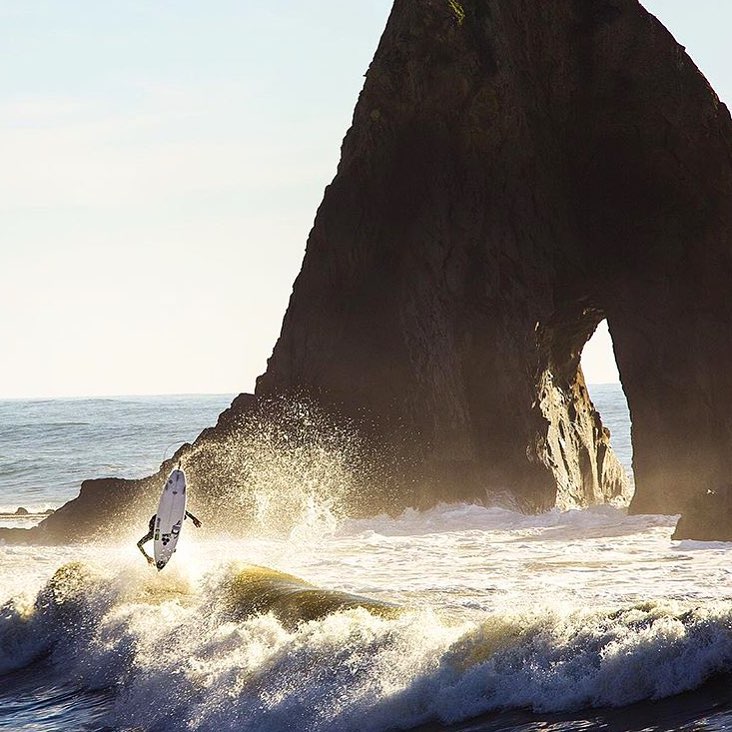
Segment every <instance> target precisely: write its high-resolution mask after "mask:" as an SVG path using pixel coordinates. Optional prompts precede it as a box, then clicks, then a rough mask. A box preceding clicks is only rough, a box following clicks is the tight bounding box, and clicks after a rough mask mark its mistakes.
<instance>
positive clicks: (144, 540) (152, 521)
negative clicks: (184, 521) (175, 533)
mask: <svg viewBox="0 0 732 732" xmlns="http://www.w3.org/2000/svg"><path fill="white" fill-rule="evenodd" d="M157 517H158V515H157V514H156V513H154V514H153V515H152V516H151V517H150V521H149V522H148V524H147V534H145V536H143V537H142V539H140V541H138V542H137V548H138V549H139V550H140V551H141V552H142V556H143V557H145V559H147V563H148V564H155V560H154V559H153V558H152V557H151V556H150V555H149V554H148V553H147V552H146V551H145V550H144V549H143V547H142V545H143V544H146V543H147V542H148V541H150V540H151V539H152V538H153V536H154V534H155V519H156V518H157ZM184 518H189V519H190V520H191V521H193V525H194V526H195V527H196V528H197V529H199V528H201V521H200V520H199V519H197V518H196V517H195V516H194V515H193V514H192V513H191V512H190V511H186V513H185V517H184Z"/></svg>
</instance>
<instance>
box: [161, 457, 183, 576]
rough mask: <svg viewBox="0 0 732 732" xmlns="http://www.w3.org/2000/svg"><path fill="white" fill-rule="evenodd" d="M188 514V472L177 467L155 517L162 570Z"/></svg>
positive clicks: (172, 473)
mask: <svg viewBox="0 0 732 732" xmlns="http://www.w3.org/2000/svg"><path fill="white" fill-rule="evenodd" d="M185 515H186V474H185V473H184V472H183V471H182V470H181V469H180V468H176V469H175V470H173V471H172V472H171V473H170V475H169V476H168V480H167V481H165V487H164V488H163V494H162V495H161V496H160V503H159V504H158V513H157V516H156V518H155V534H154V535H153V539H154V540H155V566H156V567H157V568H158V571H160V570H161V569H162V568H163V567H164V566H165V565H166V564H167V563H168V562H169V561H170V558H171V557H172V556H173V552H174V551H175V545H176V544H177V543H178V537H179V536H180V530H181V528H182V527H183V519H184V518H185Z"/></svg>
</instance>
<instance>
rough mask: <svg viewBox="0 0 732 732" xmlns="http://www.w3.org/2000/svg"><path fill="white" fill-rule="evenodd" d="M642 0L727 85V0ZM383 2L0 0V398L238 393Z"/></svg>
mask: <svg viewBox="0 0 732 732" xmlns="http://www.w3.org/2000/svg"><path fill="white" fill-rule="evenodd" d="M644 4H645V6H646V7H647V8H648V9H649V10H650V11H651V12H652V13H654V14H655V15H657V16H658V17H659V18H660V19H661V21H662V22H664V24H665V25H666V26H667V27H668V28H669V29H670V30H671V31H672V33H674V35H675V36H676V38H677V40H678V41H679V42H680V43H682V44H684V45H685V46H686V47H687V50H688V52H689V53H690V55H691V56H692V58H693V59H694V60H695V62H696V63H697V65H699V66H700V68H701V69H702V71H703V72H704V73H705V74H706V76H707V78H708V79H709V80H710V82H711V84H712V86H713V87H714V88H715V90H716V91H717V93H718V94H719V95H720V97H721V98H722V99H723V100H729V99H730V98H732V93H731V92H732V73H731V72H730V71H729V68H730V67H731V66H732V64H730V54H729V51H728V29H729V28H730V26H731V25H732V3H729V2H728V1H727V0H701V1H700V2H696V3H690V2H688V0H653V1H652V2H650V1H649V2H645V3H644ZM390 7H391V0H369V2H365V3H364V2H355V1H353V0H350V1H347V2H343V1H342V0H341V1H338V0H326V1H323V0H320V1H319V2H314V1H311V0H300V2H297V3H292V2H282V1H280V2H269V3H266V4H257V3H241V2H233V0H232V1H220V0H219V1H214V2H210V3H205V4H204V3H197V2H190V1H186V2H180V3H171V2H159V3H150V2H147V1H145V2H143V1H142V0H126V1H125V2H123V3H117V4H109V3H99V2H95V1H93V0H86V1H82V0H71V1H69V2H64V3H61V2H52V1H50V0H49V1H45V2H44V1H42V0H33V1H31V0H4V2H3V3H2V5H1V6H0V39H1V42H2V47H3V49H4V51H5V53H4V63H3V69H2V72H0V152H1V153H2V160H3V165H2V171H1V172H0V342H1V343H2V346H3V357H2V359H0V398H2V397H38V396H75V395H103V394H162V393H206V392H212V393H233V392H238V391H247V390H251V389H253V387H254V380H255V378H256V376H257V375H258V374H260V373H262V372H263V371H264V369H265V366H266V359H267V357H268V356H269V355H270V353H271V350H272V347H273V345H274V342H275V340H276V338H277V335H278V333H279V327H280V323H281V320H282V316H283V314H284V311H285V308H286V306H287V300H288V297H289V294H290V291H291V287H292V282H293V280H294V278H295V276H296V274H297V272H298V270H299V268H300V263H301V260H302V255H303V253H304V248H305V242H306V239H307V234H308V232H309V230H310V228H311V226H312V222H313V218H314V215H315V211H316V208H317V206H318V204H319V203H320V200H321V198H322V194H323V189H324V187H325V186H326V185H327V184H328V183H329V182H330V180H331V179H332V178H333V176H334V174H335V169H336V165H337V162H338V158H339V150H340V143H341V140H342V138H343V135H344V134H345V131H346V130H347V128H348V126H349V125H350V119H351V114H352V111H353V107H354V104H355V102H356V99H357V96H358V93H359V91H360V89H361V86H362V84H363V74H364V72H365V71H366V69H367V68H368V64H369V62H370V60H371V58H372V56H373V53H374V50H375V48H376V45H377V43H378V40H379V37H380V34H381V32H382V30H383V27H384V25H385V23H386V19H387V16H388V13H389V9H390ZM619 215H622V212H619ZM583 366H584V368H585V374H586V377H587V380H588V381H590V382H609V381H617V378H618V377H617V371H616V369H615V365H614V361H613V357H612V352H611V348H610V342H609V336H608V335H607V330H606V328H605V327H604V325H603V326H601V328H599V329H598V335H597V337H596V338H594V339H593V340H592V341H591V343H590V344H588V347H587V349H586V351H585V355H584V357H583Z"/></svg>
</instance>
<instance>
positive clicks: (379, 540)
mask: <svg viewBox="0 0 732 732" xmlns="http://www.w3.org/2000/svg"><path fill="white" fill-rule="evenodd" d="M590 392H591V396H592V398H593V400H594V402H595V404H596V406H597V407H598V409H599V410H600V412H601V414H602V415H603V418H604V421H605V423H606V424H607V425H608V426H609V428H610V430H611V432H612V443H613V445H614V447H615V448H616V451H617V452H618V455H619V457H620V459H621V461H622V462H623V463H624V464H625V465H626V467H628V468H629V467H630V461H631V452H630V437H629V430H630V424H629V419H628V412H627V407H626V406H625V400H624V398H623V394H622V390H621V389H620V387H619V386H618V385H599V386H598V385H590ZM232 396H233V395H221V396H205V397H167V396H166V397H144V398H128V397H125V398H113V399H87V400H50V401H5V402H1V403H0V505H2V507H3V508H4V509H5V510H6V512H8V511H14V510H15V509H17V507H18V506H23V507H25V508H28V509H31V510H39V509H43V508H46V507H54V506H57V505H59V504H60V503H62V502H63V501H65V500H67V499H69V498H73V497H74V496H75V495H76V494H77V492H78V486H79V483H80V482H81V480H82V479H85V478H90V477H99V476H107V475H121V476H126V477H139V476H142V475H145V474H149V473H150V472H152V471H154V470H156V469H157V467H158V466H159V464H160V462H161V461H162V459H163V456H164V454H165V453H166V452H167V454H168V455H170V454H171V453H172V451H173V450H175V449H176V448H177V447H178V446H179V445H180V444H181V443H182V442H183V441H190V440H192V439H194V438H195V437H196V436H197V435H198V433H199V432H200V431H201V430H202V429H203V428H205V427H207V426H210V425H212V424H214V423H215V421H216V417H217V415H218V413H219V412H220V411H221V410H222V409H224V408H225V407H226V406H228V404H229V402H230V401H231V398H232ZM327 465H332V463H327ZM278 467H281V466H278ZM287 474H288V475H291V474H292V473H291V472H289V473H287ZM313 474H314V473H311V474H310V476H309V477H308V481H312V479H313V478H312V476H313ZM306 482H307V481H306ZM311 488H312V486H311V485H303V486H297V485H292V490H293V491H294V490H301V491H308V490H310V489H311ZM313 496H317V492H315V493H313ZM267 498H268V499H269V500H271V499H272V496H271V495H268V496H267ZM303 505H304V506H305V508H306V510H304V511H303V512H302V515H298V516H295V517H294V519H295V526H294V528H293V529H292V530H291V531H290V533H289V534H286V535H283V533H282V531H280V530H279V528H278V530H276V531H274V530H273V531H272V532H271V534H269V533H268V532H267V531H266V527H264V529H263V531H261V532H259V533H258V534H257V535H256V536H251V537H246V538H232V537H230V536H226V535H219V534H217V533H216V532H215V531H212V530H211V527H205V526H204V528H203V529H202V530H201V531H196V530H195V529H193V528H192V527H190V528H189V527H188V526H185V527H184V530H183V533H182V536H181V540H180V542H179V544H178V551H177V553H176V555H175V556H174V558H173V560H171V563H170V564H169V565H168V566H167V567H166V568H165V570H164V571H162V572H160V573H157V572H156V571H155V570H154V569H151V568H150V567H148V565H147V564H146V563H145V562H144V561H143V559H142V557H141V556H140V555H139V553H138V552H137V549H136V547H135V541H136V539H137V538H138V537H139V536H140V535H141V534H142V533H144V531H145V529H146V526H142V525H136V524H134V522H133V523H131V524H130V525H125V526H120V527H119V531H118V532H117V533H116V535H115V536H114V537H113V538H112V539H111V540H110V543H109V544H105V545H97V544H94V543H87V544H80V545H74V546H54V547H43V546H12V545H2V544H0V730H8V731H15V730H32V731H33V732H66V731H67V730H74V731H77V730H78V731H82V730H87V731H88V732H102V731H104V732H133V731H136V732H173V731H175V732H178V731H179V730H184V729H186V730H196V731H197V732H220V731H221V730H226V731H228V732H244V731H252V732H284V731H285V730H298V732H350V731H353V732H356V731H358V732H387V731H389V730H410V729H411V730H423V731H424V732H427V731H428V730H429V732H436V731H437V730H453V731H454V732H456V731H458V730H460V731H462V732H478V731H479V730H483V731H484V732H499V730H500V731H502V732H507V731H510V732H540V731H541V732H565V731H567V732H568V731H572V730H594V729H602V730H604V731H605V732H621V731H622V732H640V731H641V730H653V731H654V732H662V731H667V732H671V731H672V730H673V731H676V730H689V731H691V730H714V731H715V732H716V731H718V730H720V731H721V730H728V729H731V728H732V683H730V676H729V674H730V671H731V670H732V563H731V562H730V555H729V549H730V545H727V544H723V543H701V542H689V541H686V542H672V541H671V539H670V537H671V532H672V531H673V527H674V524H675V520H676V519H675V517H673V516H628V515H627V513H626V511H625V510H624V509H622V508H617V507H610V506H600V507H596V508H592V509H588V510H574V511H567V512H561V511H557V510H554V511H549V512H547V513H545V514H541V515H538V516H529V515H523V514H520V513H516V512H514V511H511V510H508V509H506V508H505V507H499V506H477V505H466V504H451V505H441V506H437V507H435V508H433V509H430V510H428V511H424V512H419V511H416V510H412V509H410V510H407V511H404V512H403V513H402V514H400V515H396V516H387V515H383V516H376V517H372V518H367V519H365V518H359V519H356V518H349V517H348V516H347V515H344V514H338V515H329V513H328V506H327V505H325V506H318V505H315V502H313V503H312V504H308V503H307V502H306V503H304V504H303ZM266 515H270V514H266ZM5 520H6V521H7V522H9V523H12V524H13V525H18V523H17V521H18V520H17V519H11V518H7V519H5ZM28 520H30V519H28ZM13 522H15V523H13ZM207 529H208V531H209V533H206V530H207ZM251 565H257V566H258V568H252V566H251ZM263 568H266V569H263ZM282 573H287V574H286V575H283V574H282ZM290 575H291V576H290ZM298 578H299V579H298ZM365 598H369V599H365ZM370 607H371V608H372V612H369V608H370ZM374 608H375V609H374ZM384 608H386V609H384ZM265 610H266V611H265Z"/></svg>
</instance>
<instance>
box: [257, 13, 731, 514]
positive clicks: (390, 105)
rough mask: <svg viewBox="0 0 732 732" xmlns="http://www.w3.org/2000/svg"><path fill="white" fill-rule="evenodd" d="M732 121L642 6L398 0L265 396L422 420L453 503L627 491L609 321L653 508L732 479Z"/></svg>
mask: <svg viewBox="0 0 732 732" xmlns="http://www.w3.org/2000/svg"><path fill="white" fill-rule="evenodd" d="M731 132H732V126H731V125H730V117H729V113H728V111H727V109H726V107H725V106H724V105H723V104H721V103H720V102H719V100H718V99H717V97H716V95H715V94H714V92H713V91H712V90H711V88H710V87H709V85H708V83H707V82H706V80H705V79H704V77H703V76H702V75H701V74H700V72H699V71H698V69H697V68H696V67H695V66H694V64H693V63H692V62H691V60H690V59H689V58H688V56H687V55H686V54H685V52H684V49H683V48H682V47H680V46H679V45H678V44H677V43H676V42H675V41H674V39H673V38H672V37H671V35H670V34H669V33H668V32H667V31H666V30H665V29H664V28H663V27H662V26H661V24H660V23H658V21H657V20H656V19H655V18H653V17H652V16H651V15H649V14H648V13H647V12H646V11H645V10H644V9H643V8H642V7H641V6H640V5H639V4H638V3H637V2H635V0H558V1H557V2H552V3H536V2H533V1H532V0H507V1H506V2H500V3H498V2H496V3H492V2H477V1H476V2H463V3H458V2H449V1H447V0H444V1H443V0H425V1H424V2H416V1H413V0H412V1H410V0H398V1H397V2H396V3H395V6H394V10H393V12H392V15H391V17H390V19H389V23H388V26H387V29H386V31H385V33H384V36H383V38H382V40H381V44H380V46H379V49H378V51H377V54H376V57H375V59H374V62H373V64H372V66H371V68H370V69H369V72H368V78H367V82H366V85H365V87H364V90H363V92H362V94H361V97H360V99H359V103H358V106H357V108H356V112H355V115H354V124H353V127H352V129H351V130H350V132H349V134H348V136H347V137H346V139H345V141H344V144H343V150H342V158H341V163H340V166H339V169H338V175H337V176H336V179H335V180H334V182H333V184H332V185H331V186H330V187H329V189H328V190H327V191H326V195H325V198H324V201H323V203H322V205H321V207H320V210H319V212H318V216H317V219H316V222H315V227H314V229H313V232H312V233H311V236H310V240H309V242H308V249H307V254H306V257H305V261H304V263H303V268H302V271H301V273H300V275H299V277H298V279H297V281H296V283H295V288H294V292H293V295H292V299H291V302H290V307H289V309H288V312H287V315H286V317H285V321H284V324H283V328H282V333H281V336H280V339H279V341H278V343H277V345H276V347H275V350H274V353H273V356H272V359H271V360H270V362H269V366H268V369H267V372H266V374H265V375H264V376H263V377H261V379H260V380H259V382H258V385H257V393H258V394H261V395H268V394H276V393H283V392H286V391H287V390H288V389H298V390H303V389H306V390H307V391H308V392H309V393H311V394H314V395H316V396H317V398H318V399H319V400H321V402H322V401H324V400H327V401H329V402H331V403H332V404H333V405H334V408H335V409H338V410H341V411H344V412H346V413H347V414H348V415H349V416H351V417H353V418H358V416H359V415H361V414H368V415H369V419H372V420H374V422H375V423H376V427H377V431H378V432H379V434H380V435H386V437H385V439H386V440H387V441H389V440H390V439H392V435H395V434H397V435H398V434H400V432H403V431H408V432H409V433H410V434H416V435H419V447H420V448H422V449H423V451H424V452H423V461H420V460H417V461H416V462H419V463H420V464H423V465H424V466H425V470H426V473H427V474H425V475H421V476H420V479H421V481H422V485H427V486H428V488H427V491H428V493H429V494H430V496H432V497H433V498H443V497H450V496H458V497H461V498H463V497H479V496H481V495H483V492H484V491H485V489H486V488H487V487H490V488H496V487H499V486H503V487H506V488H510V489H512V490H514V491H516V492H518V494H519V495H520V496H521V498H522V499H523V500H524V501H525V502H526V503H527V504H529V505H531V506H532V507H535V508H540V507H543V506H547V505H553V504H554V503H556V502H559V503H560V504H567V503H570V502H571V503H575V504H580V505H584V504H587V503H591V502H594V501H598V500H605V499H607V498H608V497H610V496H612V495H616V494H618V493H622V492H623V486H622V480H621V479H619V478H618V471H617V468H616V464H615V460H614V458H613V457H612V453H611V452H610V451H609V450H608V449H607V439H606V434H605V433H604V430H603V429H602V426H601V424H600V422H599V417H597V416H596V413H595V411H594V409H593V408H592V405H591V403H590V401H589V399H588V397H587V394H586V390H585V389H584V384H583V381H582V377H581V372H580V370H579V366H578V362H579V355H580V352H581V349H582V346H583V345H584V343H585V342H586V341H587V339H588V338H589V336H590V335H591V333H592V332H593V330H594V328H595V327H596V325H597V323H598V322H599V321H600V320H601V319H602V318H607V320H608V324H609V328H610V332H611V335H612V337H613V342H614V346H615V353H616V358H617V363H618V367H619V370H620V373H621V378H622V381H623V386H624V389H625V392H626V395H627V398H628V402H629V405H630V410H631V414H632V419H633V445H634V469H635V478H636V487H637V490H636V494H635V497H634V500H633V504H632V508H633V510H635V511H653V512H667V513H670V512H677V511H680V510H682V509H683V507H684V506H685V505H686V503H687V501H688V499H689V497H690V496H692V495H693V493H694V491H695V490H696V488H697V486H699V485H706V484H709V483H711V484H716V483H717V482H719V479H720V477H721V476H722V475H723V474H724V473H725V472H726V470H727V465H728V457H727V456H728V455H729V454H730V448H732V444H731V440H730V438H731V436H732V435H731V432H730V425H731V422H730V419H729V417H728V416H727V405H729V404H730V403H732V391H731V390H732V375H731V374H730V372H729V370H728V369H726V368H724V367H722V364H723V363H726V362H727V361H728V360H729V359H730V356H732V338H731V336H730V325H732V299H731V298H729V297H728V296H727V292H726V291H727V286H728V285H727V284H726V283H728V282H729V281H730V274H732V272H731V270H732V267H731V252H732V248H731V247H730V243H731V242H730V231H731V229H730V219H732V209H731V206H732V175H731V172H732V169H731V166H730V159H731V156H732V144H731V141H732V135H731V134H730V133H731Z"/></svg>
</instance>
